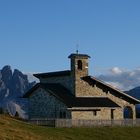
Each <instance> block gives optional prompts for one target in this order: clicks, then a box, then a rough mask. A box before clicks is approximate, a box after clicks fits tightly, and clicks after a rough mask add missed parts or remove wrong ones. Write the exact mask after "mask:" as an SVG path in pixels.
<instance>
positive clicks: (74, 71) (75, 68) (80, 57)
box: [68, 53, 90, 95]
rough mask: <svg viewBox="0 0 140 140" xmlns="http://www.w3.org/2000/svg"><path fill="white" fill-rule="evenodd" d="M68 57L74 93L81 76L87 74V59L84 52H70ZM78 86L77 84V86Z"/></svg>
mask: <svg viewBox="0 0 140 140" xmlns="http://www.w3.org/2000/svg"><path fill="white" fill-rule="evenodd" d="M68 58H70V60H71V76H72V83H73V89H74V90H73V92H74V94H75V95H76V89H77V88H76V87H77V85H78V84H79V82H80V80H81V78H82V77H85V76H88V59H89V58H90V56H88V55H86V54H78V53H76V54H71V55H70V56H69V57H68ZM78 87H79V86H78Z"/></svg>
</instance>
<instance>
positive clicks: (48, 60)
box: [0, 0, 140, 75]
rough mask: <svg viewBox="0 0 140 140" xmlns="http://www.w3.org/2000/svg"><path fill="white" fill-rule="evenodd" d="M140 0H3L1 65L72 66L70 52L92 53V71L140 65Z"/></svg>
mask: <svg viewBox="0 0 140 140" xmlns="http://www.w3.org/2000/svg"><path fill="white" fill-rule="evenodd" d="M139 7H140V1H139V0H0V68H2V67H3V66H4V65H7V64H8V65H11V66H12V67H13V68H17V69H20V70H22V71H24V72H47V71H57V70H65V69H69V60H68V58H67V57H68V55H69V54H70V53H73V52H75V50H76V44H79V52H80V53H86V54H89V55H90V56H91V59H90V73H91V74H92V75H94V74H95V75H96V74H102V73H105V72H106V71H107V70H109V69H110V68H113V67H119V68H122V69H128V70H133V69H136V68H139V67H140V8H139Z"/></svg>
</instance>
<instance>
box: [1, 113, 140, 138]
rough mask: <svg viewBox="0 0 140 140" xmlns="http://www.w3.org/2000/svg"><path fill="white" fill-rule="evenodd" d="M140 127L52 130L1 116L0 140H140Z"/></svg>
mask: <svg viewBox="0 0 140 140" xmlns="http://www.w3.org/2000/svg"><path fill="white" fill-rule="evenodd" d="M139 139H140V127H93V128H51V127H46V126H36V125H31V124H28V123H26V122H23V121H20V120H16V119H14V118H10V117H8V116H3V115H1V116H0V140H139Z"/></svg>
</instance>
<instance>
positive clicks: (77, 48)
mask: <svg viewBox="0 0 140 140" xmlns="http://www.w3.org/2000/svg"><path fill="white" fill-rule="evenodd" d="M76 53H77V54H78V53H79V44H77V45H76Z"/></svg>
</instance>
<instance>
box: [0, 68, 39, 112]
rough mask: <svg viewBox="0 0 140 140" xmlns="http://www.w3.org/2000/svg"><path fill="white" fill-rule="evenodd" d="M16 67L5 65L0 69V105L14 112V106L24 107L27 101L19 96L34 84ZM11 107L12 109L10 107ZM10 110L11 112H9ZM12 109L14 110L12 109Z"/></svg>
mask: <svg viewBox="0 0 140 140" xmlns="http://www.w3.org/2000/svg"><path fill="white" fill-rule="evenodd" d="M35 83H36V82H29V80H28V76H27V75H26V74H23V73H22V72H21V71H19V70H18V69H14V70H13V71H12V69H11V66H9V65H6V66H4V67H3V68H2V69H1V70H0V107H1V108H4V109H6V110H9V111H10V113H11V114H12V112H15V113H16V110H14V108H15V107H16V108H17V106H18V105H19V107H18V108H20V107H22V108H25V106H26V103H27V101H26V100H24V99H22V98H21V97H22V96H23V95H24V94H25V93H26V92H27V91H28V90H29V89H30V88H31V87H32V86H33V85H34V84H35ZM11 108H12V109H11ZM11 110H12V112H11ZM13 110H14V111H13Z"/></svg>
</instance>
